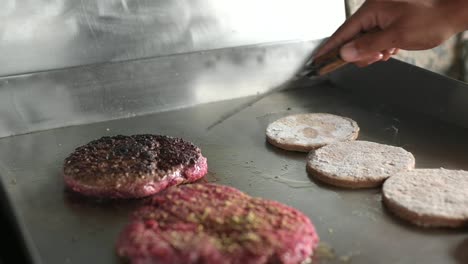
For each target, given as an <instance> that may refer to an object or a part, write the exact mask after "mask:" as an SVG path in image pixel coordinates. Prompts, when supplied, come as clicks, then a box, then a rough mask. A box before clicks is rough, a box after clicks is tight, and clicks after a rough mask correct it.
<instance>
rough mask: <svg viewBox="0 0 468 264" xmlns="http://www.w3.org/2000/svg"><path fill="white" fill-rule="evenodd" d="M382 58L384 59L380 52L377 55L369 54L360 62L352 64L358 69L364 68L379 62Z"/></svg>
mask: <svg viewBox="0 0 468 264" xmlns="http://www.w3.org/2000/svg"><path fill="white" fill-rule="evenodd" d="M383 57H384V54H383V53H382V52H377V53H374V54H371V55H369V56H367V57H365V58H363V59H362V60H360V61H356V62H354V64H356V65H357V66H358V67H366V66H369V65H371V64H372V63H375V62H378V61H381V60H382V59H383Z"/></svg>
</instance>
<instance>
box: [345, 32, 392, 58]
mask: <svg viewBox="0 0 468 264" xmlns="http://www.w3.org/2000/svg"><path fill="white" fill-rule="evenodd" d="M395 37H396V34H394V32H393V31H392V30H391V29H387V30H380V31H377V32H370V33H366V34H364V35H362V36H361V37H359V38H357V39H355V40H353V41H350V42H348V43H347V44H346V45H344V46H343V47H341V49H340V55H341V58H342V59H343V60H345V61H347V62H356V61H362V60H365V59H366V58H369V57H370V56H372V55H374V54H376V53H379V52H381V51H383V50H387V49H391V48H394V47H396V45H397V39H396V38H395Z"/></svg>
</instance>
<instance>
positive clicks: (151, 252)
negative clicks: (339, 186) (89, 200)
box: [117, 184, 319, 264]
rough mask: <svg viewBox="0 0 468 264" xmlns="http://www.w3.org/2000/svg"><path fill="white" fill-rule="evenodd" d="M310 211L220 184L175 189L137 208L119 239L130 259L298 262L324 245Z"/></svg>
mask: <svg viewBox="0 0 468 264" xmlns="http://www.w3.org/2000/svg"><path fill="white" fill-rule="evenodd" d="M318 240H319V238H318V236H317V233H316V231H315V228H314V226H313V225H312V223H311V221H310V220H309V218H308V217H307V216H305V215H304V214H303V213H301V212H299V211H298V210H296V209H293V208H291V207H288V206H286V205H283V204H280V203H278V202H275V201H270V200H265V199H261V198H253V197H250V196H248V195H246V194H244V193H242V192H241V191H239V190H237V189H234V188H231V187H227V186H222V185H216V184H190V185H183V186H177V187H172V188H169V189H167V190H165V191H163V192H161V193H159V194H158V195H155V196H154V197H152V198H151V200H150V202H149V204H148V205H147V206H144V207H143V208H141V209H139V210H137V211H136V212H135V213H134V214H133V216H132V219H131V222H130V223H129V224H128V225H127V226H126V227H125V228H124V230H123V232H122V233H121V235H120V237H119V239H118V242H117V253H118V255H119V256H121V257H123V258H124V259H126V260H129V262H130V263H134V264H143V263H145V264H147V263H161V264H163V263H171V264H178V263H180V264H182V263H183V264H190V263H226V264H237V263H239V264H260V263H286V264H293V263H294V264H296V263H301V262H303V261H305V260H307V259H308V258H309V257H310V256H311V254H312V252H313V250H314V249H315V248H316V246H317V244H318Z"/></svg>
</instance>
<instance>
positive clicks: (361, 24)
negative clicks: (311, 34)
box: [315, 3, 377, 57]
mask: <svg viewBox="0 0 468 264" xmlns="http://www.w3.org/2000/svg"><path fill="white" fill-rule="evenodd" d="M368 6H369V5H368V4H367V3H365V4H364V5H363V6H362V7H361V8H360V9H359V10H358V11H357V12H356V13H355V14H354V15H352V16H351V17H350V18H349V19H348V20H346V22H345V23H344V24H343V25H341V26H340V27H339V28H338V30H337V31H336V32H335V33H333V35H332V36H331V37H330V38H329V39H328V41H327V42H326V43H325V44H324V45H323V46H322V47H320V49H319V50H318V52H317V53H316V55H315V57H319V56H321V55H323V54H325V53H327V52H329V51H331V50H333V49H334V48H336V47H339V46H341V45H343V44H344V43H346V42H348V41H350V40H351V39H353V38H354V37H355V36H356V35H358V34H359V33H361V32H364V31H367V30H370V29H372V28H375V27H376V26H377V19H375V14H374V13H373V12H372V10H370V9H369V8H368Z"/></svg>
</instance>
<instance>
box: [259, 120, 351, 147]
mask: <svg viewBox="0 0 468 264" xmlns="http://www.w3.org/2000/svg"><path fill="white" fill-rule="evenodd" d="M358 134H359V127H358V125H357V123H356V122H355V121H353V120H351V119H349V118H346V117H341V116H336V115H331V114H320V113H317V114H299V115H291V116H287V117H283V118H281V119H278V120H276V121H275V122H273V123H271V124H270V125H269V126H268V127H267V130H266V136H267V141H268V142H269V143H270V144H272V145H274V146H276V147H278V148H282V149H285V150H293V151H302V152H308V151H310V150H312V149H316V148H319V147H322V146H325V145H328V144H330V143H334V142H339V141H349V140H354V139H356V138H357V136H358Z"/></svg>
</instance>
